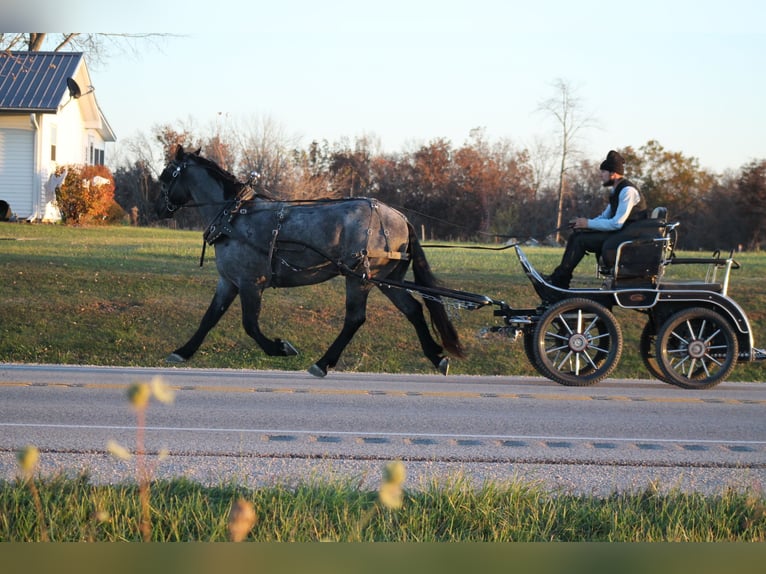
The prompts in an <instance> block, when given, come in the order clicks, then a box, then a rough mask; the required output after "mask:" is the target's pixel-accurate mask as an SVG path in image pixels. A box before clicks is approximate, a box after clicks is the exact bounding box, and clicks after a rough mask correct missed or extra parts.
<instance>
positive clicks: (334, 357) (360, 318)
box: [308, 276, 370, 377]
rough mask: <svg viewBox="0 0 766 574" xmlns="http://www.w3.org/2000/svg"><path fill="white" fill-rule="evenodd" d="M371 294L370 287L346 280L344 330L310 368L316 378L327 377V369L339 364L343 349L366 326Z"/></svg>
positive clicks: (356, 280) (354, 279)
mask: <svg viewBox="0 0 766 574" xmlns="http://www.w3.org/2000/svg"><path fill="white" fill-rule="evenodd" d="M369 294H370V287H369V286H366V285H362V284H361V283H360V281H359V280H358V279H356V278H354V277H351V276H349V277H347V278H346V317H345V318H344V319H343V328H342V329H341V331H340V333H339V334H338V336H337V337H336V339H335V341H333V343H332V345H330V347H329V348H328V349H327V351H326V352H325V354H324V355H323V356H322V358H321V359H319V360H318V361H317V362H316V363H314V364H313V365H311V367H309V370H308V371H309V373H311V374H312V375H314V376H315V377H324V376H326V375H327V369H329V368H332V367H334V366H335V365H337V364H338V360H339V359H340V355H341V353H342V352H343V349H345V348H346V346H347V345H348V344H349V342H350V341H351V339H352V338H353V337H354V334H355V333H356V332H357V331H358V330H359V327H361V326H362V325H364V322H365V321H366V320H367V297H368V295H369Z"/></svg>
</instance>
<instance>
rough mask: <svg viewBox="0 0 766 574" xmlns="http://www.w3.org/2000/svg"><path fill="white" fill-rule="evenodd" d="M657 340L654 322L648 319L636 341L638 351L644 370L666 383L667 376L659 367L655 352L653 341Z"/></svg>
mask: <svg viewBox="0 0 766 574" xmlns="http://www.w3.org/2000/svg"><path fill="white" fill-rule="evenodd" d="M656 340H657V329H656V328H655V327H654V322H653V321H651V320H649V321H647V322H646V325H644V330H643V331H642V332H641V339H640V340H639V342H638V351H639V353H640V354H641V360H642V361H643V362H644V366H645V367H646V370H647V371H649V374H650V375H652V376H653V377H654V378H655V379H658V380H660V381H662V382H663V383H668V382H670V381H668V378H667V377H666V376H665V374H664V373H663V372H662V370H661V369H660V364H659V363H658V362H657V356H656V354H655V341H656Z"/></svg>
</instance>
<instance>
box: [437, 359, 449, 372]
mask: <svg viewBox="0 0 766 574" xmlns="http://www.w3.org/2000/svg"><path fill="white" fill-rule="evenodd" d="M437 369H439V372H440V373H441V374H442V375H445V376H446V375H447V373H449V357H444V358H443V359H442V360H441V361H439V366H438V367H437Z"/></svg>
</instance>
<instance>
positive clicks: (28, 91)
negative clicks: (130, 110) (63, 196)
mask: <svg viewBox="0 0 766 574" xmlns="http://www.w3.org/2000/svg"><path fill="white" fill-rule="evenodd" d="M113 141H115V135H114V132H113V131H112V128H111V127H110V126H109V123H108V122H107V121H106V118H105V117H104V114H103V113H102V111H101V109H100V108H99V106H98V103H97V102H96V96H95V93H94V91H93V87H92V85H91V80H90V74H89V73H88V68H87V66H86V65H85V59H84V57H83V54H82V53H79V52H12V51H8V52H0V200H3V201H6V202H7V203H8V204H9V205H10V207H11V209H12V210H13V213H14V214H15V215H16V216H17V217H18V218H19V219H28V220H42V219H43V218H44V217H45V214H46V207H47V208H48V211H50V204H51V202H52V201H53V200H55V186H56V182H55V179H54V177H53V174H54V172H55V171H56V168H57V167H58V166H61V165H68V164H85V165H94V164H103V163H104V155H105V150H106V143H107V142H113Z"/></svg>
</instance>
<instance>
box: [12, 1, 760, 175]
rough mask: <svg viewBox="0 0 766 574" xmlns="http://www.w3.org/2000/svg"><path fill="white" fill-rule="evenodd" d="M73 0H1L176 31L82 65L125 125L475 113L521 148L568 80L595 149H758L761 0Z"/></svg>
mask: <svg viewBox="0 0 766 574" xmlns="http://www.w3.org/2000/svg"><path fill="white" fill-rule="evenodd" d="M40 4H42V5H44V6H46V10H44V11H43V10H40V9H39V8H40V6H39V5H40ZM64 4H65V3H59V2H56V1H55V0H47V1H46V0H5V2H4V6H5V7H3V8H1V9H0V10H2V11H4V12H5V13H2V12H0V22H4V24H5V25H4V26H3V28H4V29H12V28H13V27H14V25H16V26H17V27H18V26H24V25H28V26H29V28H19V29H33V28H32V26H33V25H42V26H40V28H37V29H53V30H61V29H79V30H93V31H105V30H106V31H125V30H127V31H130V32H133V33H140V32H158V33H164V34H168V36H165V37H163V38H162V39H161V40H160V41H159V42H158V43H156V44H154V43H149V42H146V43H140V44H138V45H137V50H138V51H137V52H133V51H130V50H126V51H119V50H116V51H113V52H112V53H111V55H110V56H109V58H108V59H107V60H106V62H105V63H104V64H103V65H98V64H96V63H93V64H89V69H90V72H91V80H92V82H93V85H94V87H95V95H96V98H97V101H98V103H99V105H100V107H101V109H102V110H103V112H104V114H105V116H106V118H107V119H108V121H109V123H110V125H111V126H112V128H113V130H114V131H115V132H116V134H117V137H118V139H125V138H131V137H133V136H135V135H136V134H137V133H139V132H142V133H145V134H149V133H150V132H151V129H152V128H153V127H154V126H156V125H159V124H167V123H170V124H176V123H178V122H187V123H189V122H191V123H192V124H193V125H195V126H198V127H200V128H205V127H210V126H213V125H215V124H216V122H234V123H235V125H243V123H244V122H248V121H253V120H254V119H259V118H260V119H263V118H268V119H269V121H272V122H275V123H276V124H278V125H279V126H280V127H281V128H282V130H283V131H284V132H285V133H286V134H289V135H290V136H291V138H294V139H295V140H297V141H299V142H300V143H301V144H302V145H308V144H309V143H310V142H311V141H312V140H318V141H321V140H328V141H329V142H331V143H332V142H335V141H338V140H340V139H341V138H350V139H351V140H353V139H354V138H356V137H359V136H363V135H367V136H374V137H375V138H377V139H378V140H379V141H380V143H381V145H382V148H383V150H384V151H391V152H396V151H403V150H405V149H412V148H413V147H414V146H419V145H423V144H427V143H428V142H430V141H432V140H434V139H437V138H445V139H447V140H450V141H451V142H452V143H453V145H454V146H456V147H457V146H460V145H462V144H463V143H464V142H465V141H467V140H468V138H469V134H470V131H471V130H472V129H474V128H483V129H484V130H485V135H486V137H487V138H488V139H489V140H490V141H495V140H498V139H508V140H510V141H511V142H512V143H514V144H515V145H516V146H517V147H519V148H522V147H525V146H531V145H533V144H534V143H535V142H536V141H547V142H549V143H552V142H554V141H555V139H554V138H555V137H556V133H557V131H556V130H557V127H558V124H557V123H556V121H555V120H554V119H553V117H552V116H551V114H550V113H545V112H540V111H539V108H540V105H541V103H542V102H544V101H545V100H547V99H549V98H551V97H554V96H556V95H557V94H558V92H557V91H556V88H555V82H556V81H557V80H563V81H565V82H566V83H567V84H569V85H570V87H571V88H572V89H573V90H574V93H575V95H576V96H577V97H578V100H579V106H578V107H579V110H581V113H582V114H583V115H584V116H589V117H591V118H592V119H593V122H592V124H593V125H592V127H588V128H586V129H583V130H581V131H580V133H579V135H580V140H579V142H578V147H579V148H580V149H581V150H582V151H583V153H584V154H585V156H586V157H587V158H589V159H591V160H593V161H600V160H601V159H602V158H603V157H604V156H606V152H607V151H608V150H609V149H614V148H622V147H626V146H632V147H634V148H639V147H640V146H642V145H644V144H645V143H647V142H648V141H649V140H657V141H658V142H659V143H660V144H661V145H662V146H663V147H664V148H665V149H667V150H670V151H677V152H681V153H683V154H684V155H685V156H690V157H695V158H697V159H698V160H699V163H700V165H701V167H703V168H707V169H710V170H713V171H715V172H722V171H724V170H726V169H734V170H736V169H739V168H740V167H742V166H743V165H745V164H746V163H748V162H750V161H752V160H754V159H758V160H760V159H765V158H766V135H765V134H766V111H764V107H763V106H764V104H763V102H764V101H766V97H765V96H764V95H765V94H766V3H764V2H762V0H728V1H727V2H721V1H720V0H717V1H711V0H695V1H686V0H680V1H673V0H661V1H656V0H642V2H614V1H611V2H607V1H596V0H580V1H578V2H572V1H571V0H567V1H553V0H535V1H532V0H525V1H523V2H517V1H512V0H510V1H509V0H506V1H501V0H471V1H468V0H387V1H386V2H372V1H364V0H355V1H350V0H344V1H341V0H321V1H318V0H317V1H309V0H269V1H268V2H267V1H263V0H239V1H234V0H205V1H203V2H200V1H199V0H187V1H186V2H182V1H180V0H163V1H159V0H132V1H131V2H127V3H123V4H124V5H122V4H121V5H120V6H113V5H112V3H104V2H95V0H81V1H79V2H76V3H74V4H73V5H72V7H71V8H67V9H66V10H65V9H64V8H63V7H61V5H64ZM106 7H108V8H106ZM40 14H45V16H43V17H42V21H40V18H41V16H40Z"/></svg>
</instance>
